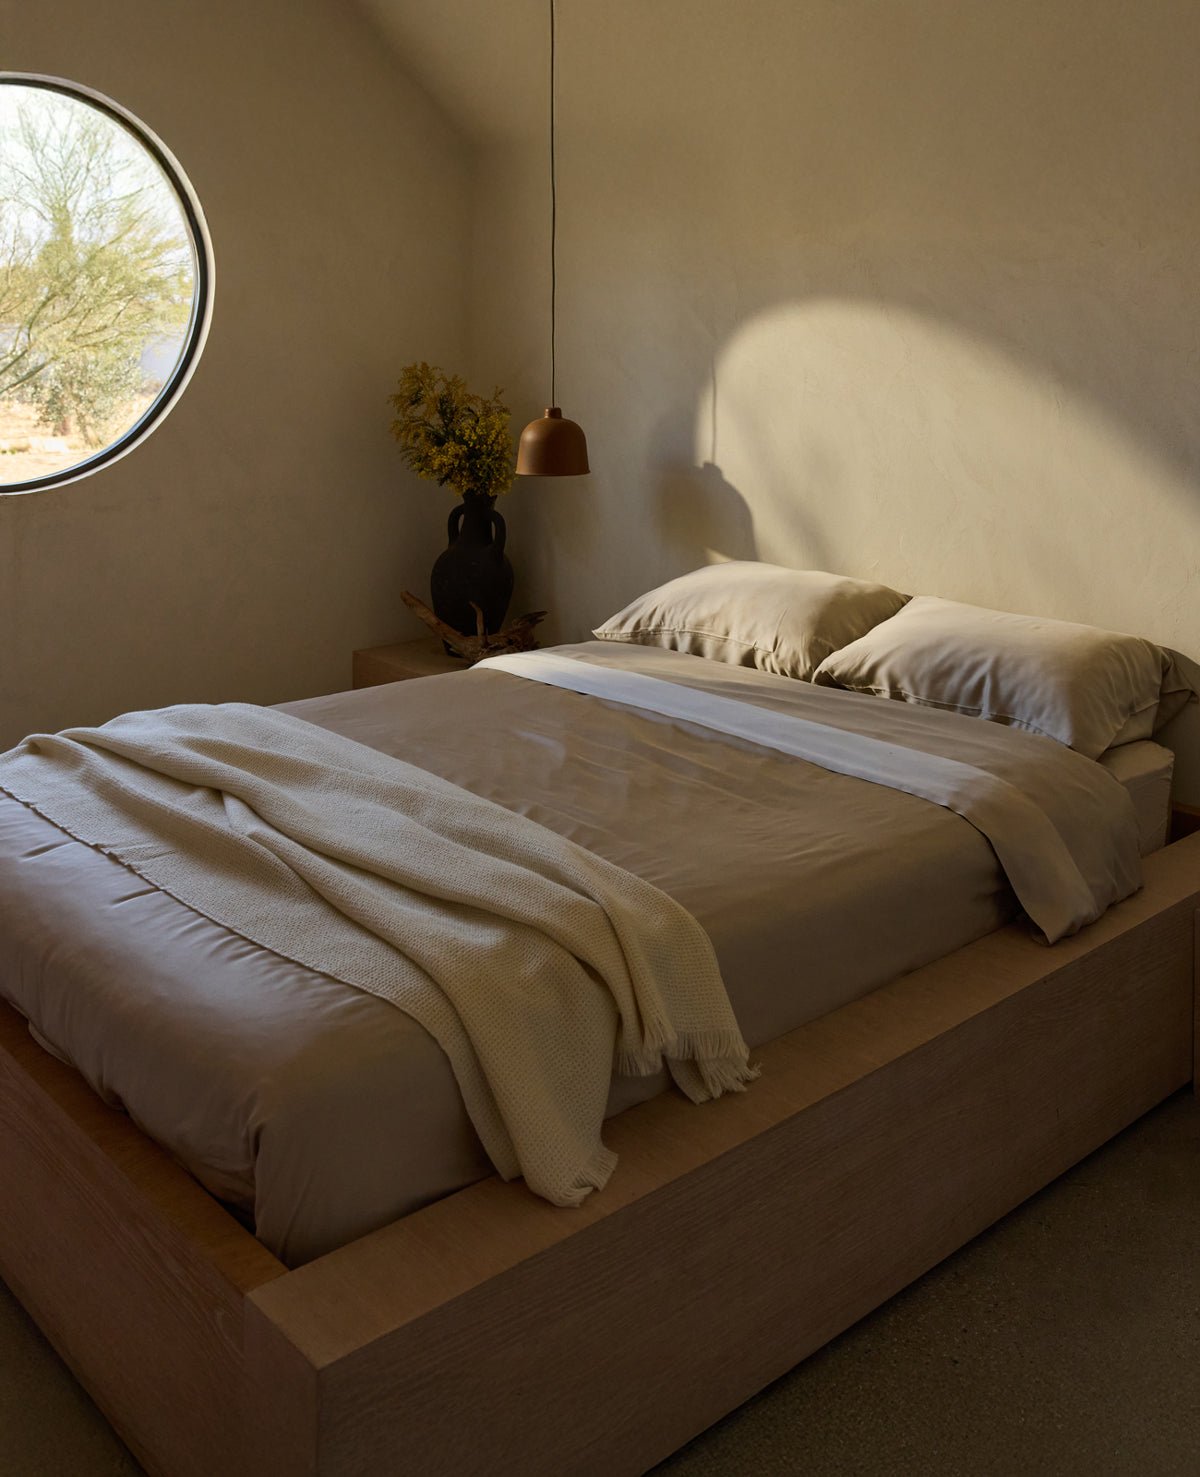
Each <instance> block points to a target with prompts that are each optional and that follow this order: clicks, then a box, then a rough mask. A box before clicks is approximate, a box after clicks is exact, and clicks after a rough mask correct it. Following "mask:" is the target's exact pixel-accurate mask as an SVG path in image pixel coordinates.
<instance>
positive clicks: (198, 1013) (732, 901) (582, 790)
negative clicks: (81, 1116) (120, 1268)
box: [0, 647, 1127, 1262]
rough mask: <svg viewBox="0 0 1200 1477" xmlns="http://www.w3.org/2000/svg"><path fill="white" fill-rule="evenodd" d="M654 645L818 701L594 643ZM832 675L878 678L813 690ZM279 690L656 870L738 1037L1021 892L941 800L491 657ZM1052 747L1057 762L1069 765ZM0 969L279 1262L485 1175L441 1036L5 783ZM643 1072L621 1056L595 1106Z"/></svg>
mask: <svg viewBox="0 0 1200 1477" xmlns="http://www.w3.org/2000/svg"><path fill="white" fill-rule="evenodd" d="M664 657H667V658H669V659H670V661H671V663H672V664H673V665H674V670H675V672H676V674H678V675H680V676H683V677H684V678H685V680H687V681H689V682H690V683H693V684H698V685H701V686H704V685H706V684H709V683H712V684H713V685H714V686H715V687H716V688H718V689H719V690H721V691H723V692H725V693H727V694H728V693H729V692H730V691H731V690H733V689H738V690H740V691H742V692H744V694H745V695H749V696H752V697H754V698H755V699H757V700H759V701H765V702H768V703H770V704H771V705H773V706H780V707H783V708H787V707H788V706H789V704H791V703H792V702H793V701H797V702H799V701H801V700H802V699H803V700H804V701H809V700H810V699H809V698H807V697H806V696H805V694H804V692H803V691H802V685H799V684H793V683H790V682H788V681H787V679H779V678H773V677H769V676H765V675H764V674H761V673H755V672H742V671H734V670H733V669H730V668H720V669H719V670H717V671H715V672H714V671H713V670H712V664H709V663H704V662H701V661H700V660H699V659H697V658H691V657H686V656H681V655H678V654H674V653H653V654H647V653H645V652H631V653H628V654H626V653H623V652H614V651H613V649H612V648H611V647H609V648H605V649H602V651H601V654H600V656H599V657H598V658H597V659H600V660H603V661H605V662H614V661H615V662H618V663H621V662H624V661H629V662H631V663H635V664H636V663H639V662H645V661H651V662H654V663H656V664H657V666H656V668H655V670H656V671H661V668H662V659H663V658H664ZM808 691H809V692H811V689H809V690H808ZM839 696H841V697H842V698H843V699H844V700H845V702H847V703H859V704H861V703H863V702H867V703H874V702H875V701H876V700H874V699H862V698H858V697H856V696H854V695H838V694H827V695H826V697H825V699H823V700H825V701H828V700H829V699H830V698H832V699H833V700H834V701H836V700H837V699H838V698H839ZM290 711H291V712H293V713H294V714H296V715H298V716H302V717H304V718H306V719H307V720H308V721H310V722H313V723H316V724H320V725H323V726H325V727H327V728H329V729H331V730H333V731H335V732H341V733H345V734H347V735H348V736H350V737H353V738H355V739H356V740H358V741H359V742H361V743H365V744H367V745H370V746H373V747H375V748H377V749H379V750H381V751H383V752H384V753H392V754H396V755H403V756H404V757H405V758H406V759H407V760H409V761H410V762H412V763H414V764H416V765H419V766H421V767H423V768H425V769H428V770H429V771H431V772H432V773H435V774H440V775H442V776H444V777H445V778H447V779H450V780H452V781H454V782H455V783H458V784H461V785H464V786H465V787H466V788H468V789H470V790H472V791H474V792H475V793H477V794H479V795H483V796H485V797H487V798H489V799H492V800H495V801H497V802H498V803H500V804H502V805H504V806H506V807H508V808H510V809H513V810H517V811H520V812H522V813H525V814H527V815H529V816H531V817H532V818H533V819H535V820H537V821H538V822H540V823H541V824H543V825H545V826H548V827H550V828H551V829H553V830H555V831H557V832H558V833H559V834H561V835H563V836H566V837H568V838H569V839H571V840H574V841H576V842H578V843H580V844H581V845H583V846H584V847H586V848H588V849H589V850H592V851H594V852H596V853H597V854H598V855H600V856H602V857H605V858H607V859H608V860H609V861H612V862H615V863H616V864H617V865H618V866H620V867H623V868H626V869H627V870H629V871H631V872H633V873H634V874H635V875H636V876H639V877H641V878H644V879H645V880H646V881H649V882H651V883H653V884H654V885H656V886H658V887H660V888H662V889H663V890H664V891H666V892H667V893H668V894H670V895H671V896H672V897H674V898H675V899H676V900H677V901H678V902H680V903H681V904H682V905H683V906H684V907H685V908H686V909H688V910H689V911H690V912H691V913H692V914H693V915H694V916H695V917H696V918H697V919H698V920H699V921H700V922H701V923H702V925H703V926H704V928H705V929H706V930H707V932H708V934H709V936H710V938H711V939H712V942H713V945H714V947H715V949H716V952H717V956H718V959H719V961H720V963H721V967H722V972H723V974H724V977H725V980H726V984H727V986H728V988H729V992H730V997H731V999H732V1001H733V1004H734V1008H735V1011H736V1014H737V1017H738V1022H739V1024H740V1026H741V1028H742V1030H743V1032H744V1034H745V1036H746V1037H747V1039H748V1040H749V1041H750V1042H751V1043H752V1044H753V1043H755V1042H760V1041H762V1040H765V1039H769V1038H770V1037H772V1036H774V1035H777V1034H780V1033H781V1032H782V1031H785V1030H788V1029H790V1028H792V1027H793V1026H795V1025H797V1024H799V1023H800V1022H801V1021H803V1020H805V1019H810V1018H812V1017H814V1016H816V1015H819V1014H822V1013H824V1012H825V1011H827V1010H829V1009H832V1008H834V1007H835V1006H836V1005H838V1004H841V1003H843V1002H844V1001H845V1000H847V999H850V998H853V997H854V996H855V995H858V994H861V993H863V992H864V991H865V990H867V989H870V988H872V987H873V986H874V985H876V984H879V983H881V982H882V981H884V980H886V979H888V978H890V977H892V976H894V975H895V974H897V973H901V972H903V971H904V970H906V969H911V968H913V967H916V966H917V965H919V964H921V963H923V962H925V961H926V960H928V959H930V958H933V957H936V956H938V955H940V954H942V953H945V952H947V951H948V950H950V949H953V948H955V947H957V946H959V945H960V944H962V943H964V942H967V941H968V940H970V939H971V938H974V937H977V936H979V935H980V934H981V933H983V932H986V931H987V930H988V929H990V928H992V927H995V926H996V925H997V924H998V923H1000V922H1002V921H1004V920H1005V918H1006V917H1007V916H1009V915H1010V913H1011V910H1012V908H1013V901H1012V897H1011V894H1010V893H1009V891H1008V889H1007V888H1006V887H1005V885H1004V882H1003V879H1002V878H1001V877H1000V875H999V870H998V867H997V865H996V862H995V857H994V854H993V852H992V850H991V848H990V846H989V845H988V843H987V842H986V841H985V840H984V839H983V838H982V836H981V835H980V834H979V832H978V831H976V830H975V829H974V828H973V827H972V826H971V825H970V824H969V823H967V822H966V821H964V820H962V819H961V818H960V817H958V816H956V815H954V814H953V813H951V812H949V811H946V810H943V809H941V808H939V807H937V806H934V805H932V804H930V803H928V802H927V801H924V800H920V799H917V798H916V797H914V796H911V795H906V794H903V793H898V792H896V791H893V790H888V789H884V788H882V787H880V786H878V785H872V784H869V783H866V782H864V781H862V780H859V779H853V778H850V777H847V776H842V775H837V774H831V773H829V772H827V771H825V770H822V769H819V768H817V767H815V766H813V765H811V764H807V763H804V762H802V761H799V760H796V759H794V758H791V757H788V756H784V755H781V754H775V753H771V752H769V751H767V750H764V749H762V748H760V747H757V746H755V745H753V744H750V743H747V742H744V741H741V740H736V739H725V738H720V739H717V738H715V737H714V736H713V735H712V734H711V733H705V732H703V731H701V730H697V729H695V728H694V727H691V726H689V725H687V724H681V723H678V722H675V721H672V720H666V719H663V718H659V717H654V716H650V715H646V714H643V713H638V712H633V711H630V710H628V709H622V708H620V707H617V706H615V705H613V704H611V703H605V702H601V701H598V700H595V699H591V698H584V697H580V696H579V695H577V694H574V693H568V692H561V691H556V690H551V689H545V688H539V687H535V686H534V685H533V684H531V683H526V682H522V681H520V680H518V679H516V678H513V677H511V676H508V675H505V674H503V673H499V672H474V673H464V674H461V675H455V676H453V677H446V678H434V679H429V680H426V681H423V682H420V683H407V684H402V685H398V686H394V687H385V688H376V689H371V690H368V691H366V692H360V693H353V694H341V695H338V696H335V697H332V698H323V699H315V700H312V701H310V702H307V703H303V704H293V705H290ZM957 721H959V722H964V721H965V722H968V723H970V722H972V720H957ZM501 734H503V735H504V740H503V742H501V741H500V740H499V735H501ZM1020 737H1021V738H1022V739H1026V741H1027V742H1028V740H1027V736H1020ZM1036 742H1039V743H1041V742H1045V743H1048V742H1049V741H1036ZM1063 752H1064V756H1065V758H1064V764H1065V766H1066V770H1067V771H1069V770H1070V766H1071V765H1072V764H1074V765H1076V766H1077V765H1079V764H1083V763H1088V761H1082V760H1078V759H1077V758H1076V757H1075V756H1070V755H1066V751H1063ZM1091 768H1093V766H1090V765H1089V769H1091ZM1048 783H1050V784H1052V785H1053V784H1054V780H1053V779H1050V780H1049V781H1048ZM1106 783H1111V784H1113V788H1114V790H1116V791H1117V793H1118V795H1120V797H1121V799H1122V800H1123V799H1124V797H1123V795H1121V792H1120V791H1119V787H1116V786H1115V782H1111V781H1106ZM1125 803H1127V802H1125ZM0 989H2V990H3V992H4V993H5V994H6V995H7V996H8V998H9V999H11V1000H12V1001H13V1003H15V1004H16V1005H17V1006H18V1008H19V1009H21V1010H22V1011H23V1012H24V1013H25V1014H26V1015H27V1016H28V1017H29V1018H30V1020H31V1022H32V1023H33V1024H34V1025H35V1027H36V1028H37V1030H38V1031H39V1033H40V1034H41V1036H42V1037H43V1039H44V1040H45V1041H46V1042H47V1043H48V1044H50V1045H52V1046H53V1047H54V1048H55V1049H57V1050H59V1051H60V1052H61V1053H62V1054H64V1055H66V1056H67V1057H68V1058H69V1059H71V1060H72V1061H74V1062H75V1063H76V1064H77V1065H78V1066H79V1068H80V1069H81V1070H82V1071H83V1072H84V1075H85V1076H87V1077H88V1078H89V1080H91V1081H92V1082H93V1084H94V1085H95V1086H96V1087H97V1088H98V1089H99V1090H100V1091H102V1092H103V1093H105V1094H106V1095H107V1096H108V1097H109V1098H110V1099H111V1100H114V1101H120V1102H122V1103H123V1104H124V1105H125V1106H126V1107H127V1108H128V1110H129V1111H130V1112H131V1113H132V1114H133V1116H134V1117H135V1119H137V1121H139V1122H140V1123H141V1124H142V1125H143V1126H144V1127H145V1128H146V1129H147V1131H148V1132H150V1133H151V1134H153V1136H155V1137H156V1138H158V1139H160V1140H161V1141H163V1142H165V1143H167V1144H168V1145H169V1146H170V1147H171V1148H172V1150H173V1151H174V1152H175V1153H176V1154H177V1155H178V1157H179V1158H180V1159H181V1160H182V1161H183V1162H184V1163H185V1164H187V1165H188V1166H189V1167H190V1168H192V1169H193V1171H194V1172H195V1173H196V1174H197V1175H198V1177H199V1178H200V1179H201V1180H202V1181H203V1182H204V1183H206V1184H207V1185H208V1186H209V1187H210V1188H211V1189H212V1190H213V1191H214V1192H215V1193H217V1194H219V1195H221V1196H222V1197H223V1198H226V1199H227V1200H229V1201H230V1202H231V1203H233V1204H235V1205H236V1206H238V1207H239V1208H240V1209H241V1210H242V1211H243V1212H244V1213H246V1214H247V1215H248V1216H253V1218H254V1220H255V1222H256V1227H257V1230H258V1233H259V1235H260V1236H261V1237H262V1239H263V1240H264V1241H265V1242H266V1244H267V1245H269V1246H270V1247H271V1248H272V1249H273V1250H275V1251H276V1252H277V1253H278V1254H279V1255H281V1256H282V1257H283V1258H284V1259H285V1260H287V1261H290V1262H300V1261H303V1260H306V1259H308V1258H310V1257H312V1256H314V1255H318V1254H319V1253H320V1252H321V1251H323V1250H326V1249H328V1248H329V1247H331V1246H334V1245H337V1244H339V1243H341V1242H343V1241H345V1240H348V1239H351V1238H352V1237H354V1236H356V1235H359V1234H362V1233H363V1232H364V1231H366V1230H368V1229H370V1228H371V1227H373V1226H375V1225H378V1224H381V1223H384V1222H386V1221H388V1220H391V1219H394V1218H395V1217H396V1216H397V1215H400V1214H403V1213H404V1212H405V1211H407V1210H410V1209H413V1208H415V1207H416V1206H417V1205H420V1204H422V1203H426V1202H427V1201H428V1200H430V1199H432V1198H435V1197H436V1196H438V1195H440V1194H444V1193H447V1192H449V1191H450V1190H453V1189H454V1188H457V1187H459V1186H460V1185H462V1184H464V1183H468V1182H470V1180H472V1179H474V1178H477V1177H479V1176H480V1175H482V1174H484V1173H486V1172H487V1163H486V1160H485V1159H484V1158H483V1155H482V1151H481V1150H480V1148H479V1145H478V1142H477V1140H476V1139H475V1137H474V1135H473V1133H472V1132H471V1129H470V1126H469V1122H468V1121H467V1119H466V1115H465V1113H464V1110H463V1107H462V1103H461V1099H460V1098H459V1096H458V1094H457V1092H456V1091H455V1088H454V1083H453V1078H452V1075H451V1073H450V1070H449V1067H448V1065H447V1062H446V1060H445V1058H444V1057H443V1056H442V1053H441V1052H440V1050H439V1049H438V1048H437V1047H436V1045H435V1044H434V1043H433V1041H432V1040H431V1038H429V1037H428V1036H427V1035H426V1034H425V1033H424V1031H422V1029H421V1028H420V1027H419V1026H417V1025H416V1023H415V1022H414V1021H412V1020H411V1019H410V1018H409V1017H408V1016H406V1015H404V1014H402V1013H401V1012H400V1011H397V1010H396V1009H394V1008H393V1007H392V1006H390V1005H388V1004H386V1003H385V1002H383V1001H380V1000H378V999H375V998H374V997H372V996H369V995H364V994H363V993H361V992H360V991H357V990H354V989H353V988H352V987H350V986H348V985H344V984H339V983H336V982H335V981H333V980H331V979H328V978H325V977H323V976H322V975H320V974H317V973H315V972H313V971H310V970H306V969H304V968H302V967H301V966H299V965H296V964H292V963H289V962H287V961H285V960H284V959H282V958H281V957H279V956H278V955H276V954H272V953H270V952H269V951H267V950H265V949H263V948H261V947H259V946H257V945H253V944H250V943H248V942H246V941H245V940H244V939H242V938H239V937H237V936H236V935H234V934H232V933H230V932H228V931H227V930H225V929H223V928H221V927H220V926H219V925H216V924H214V923H211V922H209V921H208V920H207V919H204V918H202V917H199V916H198V915H196V914H195V913H193V912H191V911H189V910H188V909H186V908H184V907H183V906H182V905H180V904H179V903H176V902H174V901H173V900H172V899H171V898H169V897H167V896H166V895H165V894H163V893H161V892H158V891H157V890H156V889H154V888H152V887H150V886H149V885H147V884H146V883H143V882H141V881H140V880H139V879H138V878H137V877H135V876H133V875H132V874H131V873H129V872H128V871H127V870H126V869H125V868H123V867H121V866H120V864H119V863H117V862H114V861H112V860H111V859H110V858H107V857H105V856H102V855H100V854H98V853H97V852H95V851H93V850H90V849H89V848H86V847H84V846H82V845H80V844H79V843H77V842H73V841H71V840H69V839H68V838H66V837H65V836H63V834H62V833H61V832H59V831H57V830H56V829H55V828H54V827H53V826H50V825H49V824H48V823H47V822H45V821H43V820H41V819H40V818H39V817H37V816H35V815H33V814H31V813H30V812H29V811H28V810H26V809H25V808H24V807H21V806H19V805H17V804H16V803H15V802H10V801H5V802H4V803H3V804H0ZM662 1085H663V1084H662V1082H661V1081H658V1080H655V1079H650V1080H646V1079H637V1078H622V1079H617V1080H616V1081H615V1082H614V1085H613V1090H612V1093H611V1096H610V1105H609V1106H610V1110H616V1109H619V1108H620V1107H623V1106H626V1105H628V1103H630V1102H631V1101H635V1100H637V1099H639V1098H642V1097H645V1096H647V1095H649V1094H650V1093H651V1092H654V1091H657V1090H660V1089H661V1087H662ZM697 1111H703V1108H698V1109H697Z"/></svg>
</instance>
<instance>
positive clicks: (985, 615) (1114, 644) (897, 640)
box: [813, 595, 1190, 759]
mask: <svg viewBox="0 0 1200 1477" xmlns="http://www.w3.org/2000/svg"><path fill="white" fill-rule="evenodd" d="M813 680H814V682H818V683H821V684H823V685H825V686H829V687H847V688H850V689H851V690H853V691H854V692H873V693H876V694H878V695H879V696H880V697H890V698H899V699H900V700H901V701H903V702H908V703H924V704H926V705H927V706H929V707H934V708H950V709H952V710H953V711H954V712H956V713H972V714H976V715H978V716H979V717H981V718H987V719H990V720H992V721H993V722H996V723H1009V724H1012V725H1013V726H1014V727H1015V728H1025V729H1028V730H1029V731H1030V732H1031V733H1040V734H1045V735H1046V736H1048V737H1049V738H1054V739H1058V740H1059V742H1060V743H1064V744H1067V745H1069V746H1070V747H1071V748H1072V749H1077V750H1078V751H1079V752H1080V753H1081V754H1086V755H1087V756H1088V757H1089V758H1091V759H1096V758H1098V757H1099V756H1100V755H1101V754H1102V753H1103V752H1104V751H1105V749H1108V748H1111V747H1112V746H1113V745H1114V744H1123V743H1129V742H1131V741H1132V740H1133V739H1139V738H1149V736H1150V734H1151V733H1152V732H1153V731H1154V730H1155V729H1156V728H1158V727H1160V726H1161V725H1162V724H1163V723H1165V722H1166V721H1167V719H1168V718H1170V717H1173V716H1174V714H1175V713H1177V712H1178V711H1179V709H1180V707H1182V705H1183V704H1184V703H1185V702H1186V701H1187V700H1188V696H1189V692H1190V689H1189V687H1188V684H1187V682H1186V681H1185V680H1183V679H1182V678H1181V677H1180V674H1179V672H1178V670H1177V669H1176V667H1175V665H1174V663H1173V661H1172V659H1171V655H1170V654H1169V653H1168V652H1166V651H1164V650H1163V648H1162V647H1161V646H1156V645H1155V644H1154V643H1153V642H1152V641H1145V640H1143V639H1142V638H1141V637H1140V636H1122V635H1119V634H1118V633H1117V632H1115V631H1102V630H1100V629H1098V628H1097V627H1096V626H1080V625H1075V624H1073V623H1070V622H1068V621H1052V620H1043V619H1040V618H1039V617H1037V616H1029V615H1010V614H1008V613H1007V612H1006V611H1002V610H983V609H981V608H980V607H979V606H977V605H960V604H958V603H957V602H956V601H953V600H940V599H938V598H937V597H936V596H933V595H918V596H916V597H915V598H914V599H912V600H910V601H909V602H908V604H907V605H906V606H905V607H904V609H903V610H901V611H900V612H899V613H898V614H897V615H894V616H892V617H891V619H890V620H886V621H884V622H883V623H882V624H881V625H878V626H876V627H875V628H874V629H873V630H871V631H870V632H868V633H867V634H866V635H865V636H863V637H861V638H860V639H859V640H857V641H854V642H851V643H850V644H849V645H848V646H845V647H843V648H842V650H840V651H836V652H834V653H833V654H832V655H831V656H829V657H827V658H826V659H825V661H823V662H822V663H821V666H820V669H819V670H818V671H817V673H816V676H815V677H814V678H813Z"/></svg>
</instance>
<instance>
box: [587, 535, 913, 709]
mask: <svg viewBox="0 0 1200 1477" xmlns="http://www.w3.org/2000/svg"><path fill="white" fill-rule="evenodd" d="M907 599H908V596H907V595H901V594H898V593H897V592H896V591H895V590H889V589H888V587H887V586H886V585H873V584H868V583H867V582H865V581H864V580H854V579H848V578H847V577H846V576H844V575H840V574H823V573H822V572H821V571H819V570H815V569H784V568H783V567H782V566H780V565H778V564H758V563H753V562H750V561H744V560H732V561H730V562H729V563H727V564H710V565H707V566H705V568H703V569H696V570H693V571H692V573H691V574H684V575H680V577H679V578H678V579H674V580H670V581H669V582H668V583H667V584H665V585H660V586H659V587H658V588H657V589H656V590H651V591H649V593H647V594H645V595H641V596H639V597H638V598H637V599H636V600H634V601H633V602H632V603H631V604H629V605H627V606H626V607H625V609H624V610H622V611H619V612H618V613H617V614H616V615H614V616H613V617H612V619H611V620H607V621H605V623H604V624H603V625H602V626H599V627H597V629H596V630H595V631H593V632H592V635H593V636H595V637H596V639H597V640H598V641H629V642H634V643H636V644H638V645H640V646H665V647H667V648H668V649H669V650H671V651H686V652H690V653H691V655H692V656H704V657H708V658H710V659H711V660H712V661H718V662H728V663H729V664H730V665H732V666H738V667H757V668H758V669H759V670H760V671H762V672H774V673H776V674H777V675H779V676H782V677H798V678H800V679H802V680H804V681H807V680H809V679H810V678H811V677H812V675H813V673H814V672H815V671H816V669H817V668H818V667H819V666H820V664H821V663H822V662H823V661H824V660H825V658H826V657H827V656H828V655H829V654H830V652H832V651H836V650H837V648H838V647H839V646H845V645H846V643H847V642H848V641H854V640H855V639H856V638H857V637H859V636H862V635H863V634H864V633H865V632H867V631H869V630H870V629H871V627H872V626H874V625H877V624H878V623H879V622H880V621H883V620H887V618H888V616H890V615H895V613H896V611H898V610H899V609H900V607H901V606H902V605H903V604H904V602H905V601H906V600H907Z"/></svg>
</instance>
